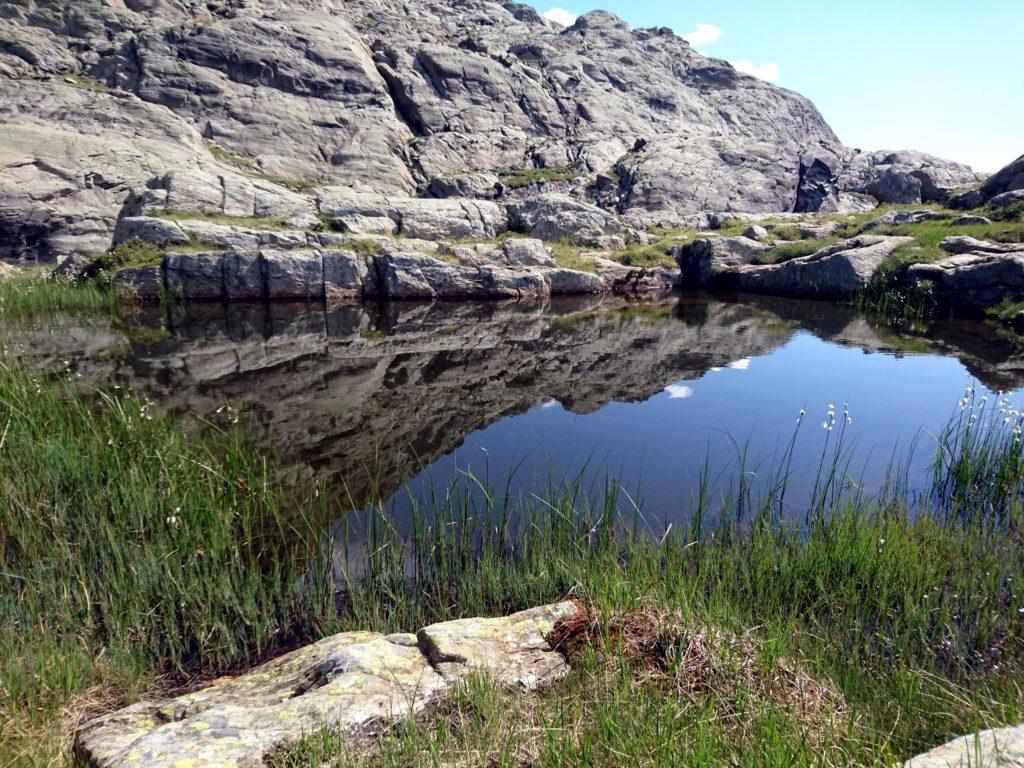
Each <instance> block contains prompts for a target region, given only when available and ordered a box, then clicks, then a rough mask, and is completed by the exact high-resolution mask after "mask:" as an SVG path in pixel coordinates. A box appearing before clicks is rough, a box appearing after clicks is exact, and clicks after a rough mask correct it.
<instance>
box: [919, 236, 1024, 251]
mask: <svg viewBox="0 0 1024 768" xmlns="http://www.w3.org/2000/svg"><path fill="white" fill-rule="evenodd" d="M939 248H941V249H942V250H944V251H945V252H946V253H952V254H954V255H959V254H963V253H997V254H998V253H1015V252H1017V251H1019V250H1020V249H1021V248H1024V244H1021V243H990V242H988V241H987V240H979V239H978V238H976V237H971V236H970V235H949V236H948V237H944V238H943V239H942V242H941V243H939Z"/></svg>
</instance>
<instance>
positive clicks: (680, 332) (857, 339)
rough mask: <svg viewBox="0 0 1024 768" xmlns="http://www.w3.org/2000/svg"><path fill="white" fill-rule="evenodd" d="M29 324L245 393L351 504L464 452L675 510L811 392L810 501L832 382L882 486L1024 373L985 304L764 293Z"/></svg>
mask: <svg viewBox="0 0 1024 768" xmlns="http://www.w3.org/2000/svg"><path fill="white" fill-rule="evenodd" d="M15 345H16V346H18V347H20V349H21V350H22V352H23V353H24V354H25V355H27V356H30V357H32V358H33V359H34V360H36V361H37V362H39V363H41V364H43V365H47V366H53V367H70V368H71V369H72V370H73V371H75V372H76V373H79V374H81V379H80V380H81V381H82V383H83V385H84V386H97V387H109V386H114V385H118V386H128V387H134V388H137V389H139V390H142V391H144V392H145V393H146V396H147V397H149V398H150V399H152V400H153V401H154V402H155V403H157V404H158V405H159V406H161V407H165V408H169V409H173V410H174V411H175V412H177V413H180V414H181V415H182V417H183V418H190V416H191V415H198V416H202V417H206V418H212V419H218V418H221V419H222V418H224V417H225V414H229V413H231V412H232V411H231V410H229V409H226V408H225V406H229V407H230V409H237V411H238V412H239V413H240V414H241V417H240V422H241V423H242V424H245V425H247V426H246V428H247V429H248V430H249V431H250V432H251V435H252V437H253V439H254V440H255V442H256V443H257V444H258V445H259V446H260V447H261V449H262V450H264V451H266V452H268V453H269V454H273V455H274V456H275V457H276V458H277V459H278V460H280V461H281V462H282V463H283V465H284V466H285V468H286V471H287V472H288V473H289V475H291V476H294V477H297V478H301V477H305V476H312V475H314V474H315V475H317V476H320V477H322V478H324V479H325V480H326V481H327V482H328V483H329V485H330V487H331V488H332V489H333V492H334V493H335V494H336V496H337V499H338V508H339V516H340V515H341V514H342V513H343V512H344V511H345V509H348V508H352V507H356V508H358V507H361V506H364V505H365V504H366V503H367V502H368V500H370V499H372V498H380V499H385V500H387V501H388V503H389V504H391V505H392V506H393V507H394V509H395V510H396V514H397V516H398V517H399V518H400V519H401V518H402V517H403V516H404V515H406V514H407V513H408V510H409V507H410V504H411V503H413V500H415V499H417V498H423V497H424V496H425V495H427V494H429V493H430V492H431V488H435V489H436V488H444V487H447V486H448V485H450V484H451V483H453V482H456V481H458V480H459V479H460V478H465V476H466V474H467V473H472V474H473V475H475V476H477V477H480V478H484V477H487V478H489V479H490V481H491V483H492V484H493V485H495V486H498V487H500V488H501V489H502V490H503V489H504V487H505V483H506V480H507V479H508V478H509V475H510V474H511V480H510V488H511V490H512V494H513V496H517V497H522V496H524V495H525V496H529V495H530V494H532V493H534V492H538V491H539V489H541V488H542V487H543V486H544V484H545V483H546V482H548V480H549V478H550V477H552V476H554V478H555V479H556V480H557V479H558V478H561V477H563V476H565V477H573V476H575V475H576V473H580V474H581V476H582V477H583V479H584V483H585V484H587V485H588V486H590V487H593V488H595V489H599V488H600V487H601V484H602V483H603V482H604V481H606V480H607V479H608V478H610V477H611V478H614V479H615V480H616V481H617V482H618V483H619V484H620V485H621V487H622V488H623V489H624V490H625V492H626V494H627V495H624V496H623V497H622V503H623V504H624V505H625V506H627V507H628V506H631V505H633V504H635V505H636V507H637V508H639V509H640V510H642V513H643V515H644V517H645V519H647V520H648V521H649V522H650V523H651V524H652V525H653V526H655V527H660V526H663V525H666V524H668V523H681V522H684V521H685V520H686V518H687V516H688V512H689V509H690V507H691V499H692V496H693V493H694V491H695V486H696V483H697V482H698V479H699V476H700V474H701V468H702V466H704V462H705V461H706V466H707V471H708V474H709V476H710V477H711V478H712V480H714V481H718V484H717V487H719V488H722V487H725V486H726V485H728V482H732V481H733V480H734V479H735V478H736V476H737V473H738V471H739V470H738V466H739V461H740V460H739V458H738V456H739V454H740V453H745V456H746V459H745V465H744V466H745V467H746V469H747V470H750V471H759V472H760V473H761V474H762V475H764V474H766V470H767V467H768V465H769V463H770V462H771V461H772V460H773V458H774V459H776V460H777V459H778V457H779V456H781V454H782V452H783V451H784V449H785V447H786V444H787V443H788V441H789V440H790V437H791V436H792V435H793V433H794V430H795V429H796V428H797V426H798V424H797V419H798V416H799V414H800V412H801V410H805V411H806V416H805V418H804V419H803V422H802V423H801V424H800V425H799V426H800V430H799V434H798V436H797V439H796V442H795V450H794V459H793V464H792V466H793V468H794V470H795V479H794V481H793V484H792V487H793V491H792V495H791V497H790V498H792V499H793V500H795V501H794V503H795V504H796V505H797V506H798V505H799V501H798V500H799V498H800V497H801V494H804V495H806V492H807V491H808V490H809V487H810V484H811V483H812V482H813V476H814V469H813V468H814V466H815V464H816V461H817V459H818V458H819V457H820V455H821V453H822V449H823V445H824V442H825V440H826V438H828V439H829V440H830V441H832V444H834V441H835V440H836V438H837V436H838V434H837V431H836V430H833V431H832V432H831V433H830V432H827V431H826V430H823V429H822V421H823V419H824V418H825V415H826V411H827V409H828V407H829V405H830V404H833V405H835V406H836V411H837V415H838V416H839V418H840V420H842V413H843V410H844V404H848V408H849V414H850V418H851V420H850V422H849V424H848V425H847V427H846V436H845V442H846V445H848V446H849V448H850V453H849V459H850V465H851V467H852V468H853V470H854V473H855V475H856V477H857V479H858V481H859V482H862V483H863V484H864V486H865V487H866V488H868V489H869V490H871V489H874V488H877V487H878V486H879V484H880V483H881V482H882V480H883V479H884V477H885V475H886V471H887V468H888V466H889V464H890V461H891V460H892V457H893V455H894V452H895V453H896V454H898V455H899V456H900V457H901V459H904V460H906V461H907V462H908V464H909V467H910V471H909V479H910V482H911V484H912V485H914V486H916V487H923V485H924V483H925V482H926V478H927V466H928V463H929V461H930V459H931V455H932V451H933V449H934V445H935V443H934V438H933V435H934V433H935V431H937V430H938V429H939V428H940V427H941V425H942V424H943V423H944V422H945V420H946V419H947V418H948V417H949V415H950V414H951V412H952V411H953V409H954V407H955V404H956V401H957V400H958V398H959V397H961V396H962V394H963V392H964V389H965V387H967V386H969V385H970V384H971V383H972V382H973V383H976V384H977V386H978V388H979V390H989V391H992V392H995V391H999V390H1007V391H1013V392H1016V390H1019V389H1020V388H1021V387H1022V385H1024V355H1021V354H1019V353H1018V352H1017V351H1016V350H1014V349H1013V348H1012V347H1010V346H1008V345H1007V344H1006V343H1005V342H1000V341H999V340H998V339H997V338H995V337H994V335H993V332H992V331H991V330H989V329H987V328H986V327H984V326H981V325H978V324H972V323H955V322H945V323H939V324H936V325H935V326H934V327H932V328H931V329H929V334H928V338H920V337H910V336H906V335H900V334H898V333H896V332H895V331H894V330H893V329H891V328H889V327H887V326H886V325H884V324H879V323H873V322H871V321H869V320H868V319H866V318H865V317H863V316H861V315H858V314H856V313H855V312H854V311H852V310H851V309H850V308H848V307H845V306H841V305H834V304H816V303H806V302H805V303H799V302H790V301H779V300H752V299H750V298H743V299H735V298H733V299H718V298H707V297H697V296H694V297H685V298H683V299H673V300H671V301H668V302H666V303H651V304H626V303H624V302H619V301H607V300H606V301H604V302H600V301H595V300H581V301H556V302H549V303H545V304H523V303H519V304H412V303H409V304H394V305H383V306H381V305H369V306H349V307H340V308H336V309H332V310H330V311H327V312H325V311H323V308H322V307H313V306H306V305H279V306H278V305H275V306H230V307H223V306H219V305H218V306H210V305H206V306H202V305H200V306H190V307H187V308H183V309H175V310H173V311H170V312H168V311H165V310H160V309H157V308H153V309H151V310H146V311H143V312H140V313H137V314H133V315H130V316H126V317H124V318H122V319H121V320H120V321H119V322H117V323H113V324H111V323H108V322H106V321H103V322H100V321H95V320H92V321H85V320H76V319H74V318H65V319H62V320H61V321H59V322H57V323H55V324H53V325H49V326H46V327H43V328H37V329H34V330H32V331H31V332H27V333H24V334H22V335H21V336H20V337H18V338H17V340H16V341H15ZM1014 397H1015V399H1016V395H1015V396H1014ZM218 411H219V413H218ZM915 440H916V447H914V444H915ZM912 447H913V448H914V449H913V450H911V449H912ZM513 468H514V472H513ZM795 509H796V507H794V510H795Z"/></svg>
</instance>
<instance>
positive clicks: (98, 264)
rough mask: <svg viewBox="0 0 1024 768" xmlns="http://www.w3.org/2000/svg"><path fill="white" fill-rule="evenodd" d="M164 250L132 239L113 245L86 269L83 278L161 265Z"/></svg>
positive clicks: (143, 241) (153, 244)
mask: <svg viewBox="0 0 1024 768" xmlns="http://www.w3.org/2000/svg"><path fill="white" fill-rule="evenodd" d="M163 258H164V249H163V248H162V247H161V246H159V245H156V244H155V243H147V242H146V241H145V240H140V239H139V238H137V237H136V238H133V239H132V240H128V241H127V242H124V243H121V244H119V245H115V246H114V247H113V248H111V249H110V250H109V251H107V252H106V253H104V254H103V255H102V256H98V257H97V258H96V259H94V260H93V262H92V263H91V264H90V265H89V266H88V267H86V269H85V272H84V276H85V277H90V278H92V277H100V276H102V275H110V274H112V273H113V272H116V271H117V270H119V269H125V268H127V267H154V266H158V265H160V264H161V263H163Z"/></svg>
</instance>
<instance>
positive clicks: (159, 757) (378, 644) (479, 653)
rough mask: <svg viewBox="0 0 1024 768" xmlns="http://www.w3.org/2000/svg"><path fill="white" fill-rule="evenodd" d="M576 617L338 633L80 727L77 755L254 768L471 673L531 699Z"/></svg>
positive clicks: (556, 610) (174, 767) (126, 765)
mask: <svg viewBox="0 0 1024 768" xmlns="http://www.w3.org/2000/svg"><path fill="white" fill-rule="evenodd" d="M580 610H581V609H580V608H578V607H577V606H576V604H574V603H570V602H563V603H556V604H553V605H546V606H541V607H539V608H533V609H530V610H527V611H523V612H521V613H517V614H513V615H511V616H507V617H499V618H487V619H460V620H457V621H450V622H444V623H441V624H434V625H431V626H430V627H426V628H425V629H422V630H420V632H419V635H418V637H417V635H411V634H410V635H405V634H396V635H380V634H376V633H372V632H346V633H343V634H340V635H334V636H333V637H328V638H326V639H324V640H321V641H320V642H317V643H314V644H313V645H310V646H307V647H305V648H301V649H299V650H297V651H293V652H292V653H289V654H287V655H285V656H281V657H280V658H277V659H275V660H273V661H271V662H269V663H267V664H264V665H263V666H261V667H257V668H256V669H255V670H253V671H252V672H249V673H247V674H245V675H242V676H241V677H238V678H235V679H234V680H231V681H230V682H224V683H220V684H215V685H212V686H210V687H208V688H203V689H201V690H199V691H196V692H195V693H190V694H187V695H184V696H179V697H177V698H174V699H165V700H160V701H144V702H140V703H138V704H134V705H132V706H130V707H127V708H125V709H122V710H120V711H118V712H114V713H113V714H110V715H106V716H103V717H100V718H98V719H96V720H93V721H91V722H88V723H86V724H85V725H83V726H82V727H81V728H79V730H78V732H77V734H76V750H77V752H78V754H79V755H80V756H81V757H82V758H84V759H85V760H86V762H87V763H88V764H89V765H92V766H97V767H98V768H99V767H102V768H182V767H183V766H188V768H250V767H251V768H256V767H257V766H260V765H262V759H263V757H264V755H266V754H267V753H268V752H269V751H270V750H272V749H273V748H275V747H277V746H280V745H282V744H287V743H291V742H295V741H297V740H299V739H301V738H302V737H303V736H306V735H309V734H311V733H315V732H316V731H318V730H320V729H323V728H330V729H336V730H338V731H340V732H341V733H342V734H344V735H346V736H350V737H351V738H352V739H353V740H354V739H356V738H358V737H360V736H362V737H365V736H367V735H370V734H372V733H374V732H377V731H379V730H381V729H383V728H385V727H388V726H390V725H393V724H395V723H397V722H400V721H401V720H404V719H406V718H408V717H412V716H414V715H416V714H418V713H420V712H422V711H423V710H424V709H425V708H426V707H428V706H429V705H431V704H433V703H436V702H438V701H439V700H441V699H443V698H444V697H445V696H447V695H449V694H450V693H451V692H452V683H455V682H457V681H458V680H459V679H461V678H462V677H464V676H465V675H466V674H469V673H470V672H471V671H475V672H478V673H482V674H486V675H488V676H490V677H491V678H492V679H495V680H497V681H499V682H501V683H503V684H505V685H516V686H520V687H522V688H525V689H527V690H534V689H536V688H540V687H542V686H546V685H550V684H552V683H554V682H555V681H557V680H559V679H560V678H561V677H562V676H564V675H565V673H566V672H567V671H568V666H567V665H566V662H565V659H564V658H563V657H562V656H561V655H560V654H559V653H557V652H556V651H555V650H554V649H553V648H552V647H551V645H550V644H549V643H548V640H547V638H548V637H549V636H550V635H551V633H552V630H553V629H554V628H555V625H556V624H557V623H558V621H560V620H562V619H567V618H569V617H572V616H574V615H575V614H576V613H577V612H579V611H580Z"/></svg>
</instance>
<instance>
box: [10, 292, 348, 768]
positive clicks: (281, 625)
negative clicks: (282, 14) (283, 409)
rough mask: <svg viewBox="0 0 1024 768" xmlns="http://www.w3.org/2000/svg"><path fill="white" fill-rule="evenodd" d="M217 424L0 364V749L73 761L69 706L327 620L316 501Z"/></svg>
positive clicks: (254, 651) (301, 633)
mask: <svg viewBox="0 0 1024 768" xmlns="http://www.w3.org/2000/svg"><path fill="white" fill-rule="evenodd" d="M75 290H81V288H79V287H76V288H75ZM230 413H231V411H230V410H227V411H224V412H222V416H223V415H225V414H230ZM222 424H223V425H224V426H221V427H215V426H213V425H211V426H210V428H209V429H208V430H207V431H205V432H203V433H202V435H201V436H197V435H195V434H189V433H187V432H186V431H185V429H184V428H183V427H182V425H181V424H180V423H178V422H176V421H175V420H174V419H173V418H172V417H170V416H165V415H161V414H159V413H156V412H155V408H154V406H153V404H152V403H150V402H148V401H147V400H146V399H145V398H144V397H141V396H139V395H137V394H135V393H131V392H126V391H107V392H103V393H100V394H99V396H97V397H88V396H85V395H83V394H82V393H81V392H80V391H79V390H78V389H77V383H76V380H75V378H74V377H73V375H72V373H71V372H70V371H68V372H66V373H64V374H58V375H54V376H50V377H42V376H39V375H37V374H34V373H32V372H29V371H28V370H26V369H24V368H23V367H22V366H21V365H20V364H19V363H17V362H16V361H13V360H10V359H5V360H4V361H3V364H2V365H0V425H2V426H0V434H2V435H3V450H0V496H2V498H3V499H4V503H3V504H2V505H0V531H3V533H2V535H0V626H2V627H3V631H0V689H2V690H3V691H4V696H3V698H2V699H0V722H2V723H3V724H4V727H3V738H2V739H0V763H2V764H4V765H10V764H15V763H17V764H23V762H22V761H23V760H24V757H25V755H31V756H32V760H34V761H36V762H34V763H32V764H37V765H44V764H47V765H49V764H58V763H63V762H64V761H65V760H68V761H69V746H70V745H69V744H68V742H67V740H66V739H67V737H68V736H69V734H70V731H69V730H68V729H69V721H68V720H66V719H65V718H74V717H76V716H77V714H78V713H82V714H85V713H87V712H93V713H94V712H96V709H97V708H103V707H105V706H109V705H110V704H115V705H116V704H117V703H118V702H119V701H123V700H125V699H129V700H130V699H133V698H136V697H138V696H139V695H140V694H141V693H142V691H143V690H144V689H146V688H148V687H151V686H153V685H154V684H156V683H157V681H158V680H161V679H163V680H165V681H167V680H168V679H170V680H174V679H179V680H180V679H184V677H182V676H186V675H187V676H190V675H194V674H210V673H214V672H217V671H227V670H230V669H237V668H239V667H243V666H248V665H251V664H252V663H253V662H256V661H258V660H259V659H261V658H264V657H265V656H266V654H268V653H270V652H271V651H273V650H274V649H277V648H280V647H282V646H283V645H287V644H288V643H291V642H300V641H305V640H310V639H313V638H314V637H318V636H320V635H322V634H324V633H325V632H326V631H328V628H329V627H331V626H333V624H332V623H331V622H332V608H331V606H332V604H333V603H332V598H331V590H330V588H329V587H328V586H326V585H325V584H324V583H322V582H319V581H317V578H316V575H317V573H318V571H316V570H314V571H312V572H307V569H308V566H309V563H311V562H313V561H314V560H315V559H316V558H317V557H318V556H319V554H320V550H319V546H320V545H319V541H320V533H319V532H320V531H322V528H321V524H322V523H321V522H319V521H317V522H314V520H313V519H312V517H313V516H314V515H316V514H317V509H318V507H317V504H318V503H319V502H318V501H317V500H316V498H314V497H313V496H312V495H306V494H296V493H293V492H291V491H289V490H286V489H284V488H282V487H281V486H279V485H278V484H277V483H276V482H275V481H274V480H273V479H272V474H271V472H270V467H269V466H268V465H267V464H266V462H265V461H264V460H263V459H262V458H261V457H260V454H259V453H258V452H257V451H255V450H253V449H252V448H250V447H249V446H248V445H247V444H246V443H245V442H244V441H243V440H242V439H241V437H240V436H239V434H238V433H237V430H235V429H234V428H232V427H231V425H230V420H229V421H228V422H226V423H225V422H222ZM322 519H323V518H319V520H322ZM311 578H312V580H310V579H311ZM12 761H13V762H12ZM69 763H70V761H69Z"/></svg>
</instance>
